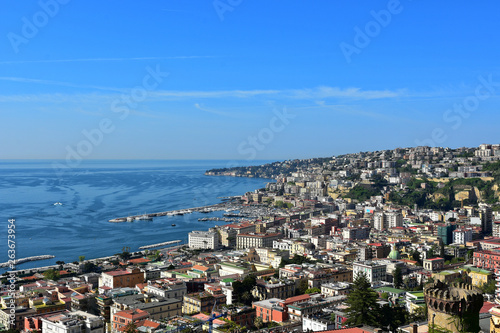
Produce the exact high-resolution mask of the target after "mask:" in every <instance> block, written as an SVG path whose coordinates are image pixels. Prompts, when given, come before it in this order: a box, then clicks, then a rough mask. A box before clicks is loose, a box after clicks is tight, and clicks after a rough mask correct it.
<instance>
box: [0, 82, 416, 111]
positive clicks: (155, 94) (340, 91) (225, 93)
mask: <svg viewBox="0 0 500 333" xmlns="http://www.w3.org/2000/svg"><path fill="white" fill-rule="evenodd" d="M0 81H10V82H18V83H26V84H40V85H53V86H61V87H69V88H80V89H89V90H93V91H92V92H89V93H87V94H85V93H82V92H81V91H79V92H75V93H74V94H72V93H66V92H65V93H61V92H55V93H53V95H57V98H61V96H62V95H65V96H68V98H70V97H71V96H72V95H75V96H76V95H78V96H85V95H89V97H91V98H92V99H95V98H112V97H116V93H127V92H129V91H130V88H117V87H104V86H95V85H85V84H75V83H71V82H63V81H52V80H42V79H33V78H23V77H0ZM96 91H105V92H110V93H111V94H99V93H98V92H96ZM38 95H39V97H42V98H43V99H44V100H46V99H47V97H48V96H50V94H47V93H44V94H38ZM22 96H23V97H22V98H23V99H24V100H36V99H37V94H23V95H22ZM409 96H410V94H408V93H407V92H406V90H404V89H401V90H363V89H361V88H340V87H327V86H321V87H316V88H304V89H282V90H279V89H254V90H186V91H180V90H159V91H151V92H148V100H150V101H172V100H192V99H231V98H236V99H250V98H266V99H276V100H287V99H288V100H290V99H293V100H308V101H318V100H322V101H323V100H332V99H336V100H344V101H348V100H373V99H391V98H400V97H405V98H408V97H409ZM18 97H19V96H16V95H3V96H0V101H2V100H3V101H5V100H7V99H11V100H12V99H17V98H18ZM325 103H326V102H325ZM195 107H196V108H197V109H199V110H201V111H206V112H212V113H214V114H216V113H218V114H219V115H226V116H229V114H226V113H225V112H223V111H216V110H209V109H207V108H205V107H204V106H203V105H202V104H200V102H197V103H196V104H195Z"/></svg>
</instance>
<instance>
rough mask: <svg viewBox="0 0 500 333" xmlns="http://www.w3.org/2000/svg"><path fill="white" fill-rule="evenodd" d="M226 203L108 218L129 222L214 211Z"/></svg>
mask: <svg viewBox="0 0 500 333" xmlns="http://www.w3.org/2000/svg"><path fill="white" fill-rule="evenodd" d="M232 198H239V197H232ZM227 204H228V202H227V201H226V202H221V203H218V204H215V205H208V206H201V207H193V208H184V209H177V210H170V211H166V212H159V213H151V214H142V215H132V216H126V217H117V218H114V219H111V220H109V222H111V223H120V222H131V221H135V220H136V218H139V219H140V218H145V217H148V218H154V217H159V216H174V215H184V214H191V213H193V212H200V213H208V212H216V211H221V210H226V205H227Z"/></svg>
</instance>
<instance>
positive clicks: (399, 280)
mask: <svg viewBox="0 0 500 333" xmlns="http://www.w3.org/2000/svg"><path fill="white" fill-rule="evenodd" d="M392 277H393V279H394V288H398V289H399V288H401V286H402V285H403V276H402V274H401V268H400V267H399V266H398V267H396V269H395V270H394V272H393V273H392Z"/></svg>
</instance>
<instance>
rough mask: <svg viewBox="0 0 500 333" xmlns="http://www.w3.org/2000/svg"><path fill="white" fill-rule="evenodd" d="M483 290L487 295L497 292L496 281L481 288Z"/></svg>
mask: <svg viewBox="0 0 500 333" xmlns="http://www.w3.org/2000/svg"><path fill="white" fill-rule="evenodd" d="M481 290H482V291H483V293H485V294H494V293H495V290H496V286H495V280H491V281H489V282H488V283H485V284H483V285H482V286H481Z"/></svg>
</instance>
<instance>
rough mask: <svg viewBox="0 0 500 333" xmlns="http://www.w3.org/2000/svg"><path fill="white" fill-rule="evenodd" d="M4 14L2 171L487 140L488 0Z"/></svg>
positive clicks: (189, 5) (97, 4) (70, 6)
mask: <svg viewBox="0 0 500 333" xmlns="http://www.w3.org/2000/svg"><path fill="white" fill-rule="evenodd" d="M4 6H5V8H6V9H5V10H3V11H1V12H0V36H1V38H0V48H1V53H0V117H1V118H0V119H1V122H0V140H1V145H0V158H3V159H17V158H58V159H64V158H70V159H71V158H73V159H78V158H81V159H102V158H111V159H113V158H127V159H136V158H137V159H143V158H144V159H156V158H159V159H238V160H242V159H247V160H252V159H267V160H282V159H291V158H307V157H316V156H331V155H337V154H342V153H348V152H358V151H368V150H379V149H392V148H396V147H409V146H416V145H419V144H426V145H437V146H449V147H460V146H476V145H479V144H481V143H485V142H489V143H498V135H497V124H498V121H499V120H500V115H499V112H498V109H499V108H498V107H499V98H498V94H499V93H500V70H499V66H498V59H500V43H498V31H500V20H498V17H497V16H498V12H499V11H500V4H499V3H498V2H495V1H485V2H481V4H480V5H479V4H477V3H472V2H466V1H439V2H438V3H436V2H430V1H418V0H413V1H410V0H401V1H394V0H391V1H373V0H372V1H355V2H354V1H351V2H348V1H342V2H341V1H327V0H321V1H314V2H309V1H303V0H296V1H295V0H291V1H287V2H286V5H285V4H284V3H282V2H278V1H261V0H252V1H250V0H242V1H239V0H220V1H219V0H216V1H195V0H193V1H181V0H179V1H141V2H139V1H126V0H121V1H112V0H110V1H93V0H88V1H75V0H59V1H58V0H45V1H43V0H42V1H40V2H37V1H10V2H9V4H8V5H6V4H4ZM152 73H153V74H152ZM154 73H156V74H154ZM165 73H168V75H166V74H165ZM497 82H498V83H497ZM68 155H70V156H69V157H68ZM75 156H76V157H75Z"/></svg>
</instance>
